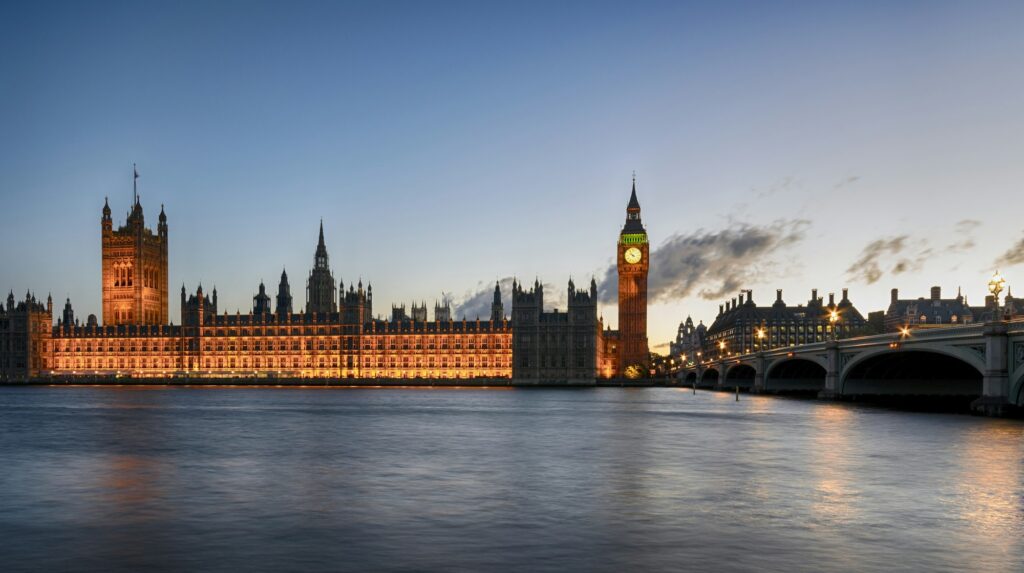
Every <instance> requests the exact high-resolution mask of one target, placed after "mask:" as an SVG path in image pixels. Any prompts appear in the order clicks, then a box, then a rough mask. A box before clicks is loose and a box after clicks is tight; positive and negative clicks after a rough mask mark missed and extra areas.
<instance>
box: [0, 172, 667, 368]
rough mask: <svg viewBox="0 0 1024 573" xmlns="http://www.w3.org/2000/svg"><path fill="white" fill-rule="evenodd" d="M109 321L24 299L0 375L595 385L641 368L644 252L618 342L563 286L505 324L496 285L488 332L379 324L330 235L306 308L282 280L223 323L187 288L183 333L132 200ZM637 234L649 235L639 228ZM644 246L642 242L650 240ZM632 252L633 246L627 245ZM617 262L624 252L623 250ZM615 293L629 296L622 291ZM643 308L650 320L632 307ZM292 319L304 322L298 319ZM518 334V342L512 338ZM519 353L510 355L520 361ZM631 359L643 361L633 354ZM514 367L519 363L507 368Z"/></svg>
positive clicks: (8, 326)
mask: <svg viewBox="0 0 1024 573" xmlns="http://www.w3.org/2000/svg"><path fill="white" fill-rule="evenodd" d="M628 212H629V218H628V219H627V224H626V228H624V230H623V235H622V237H620V246H621V245H623V244H626V243H625V242H623V241H624V240H625V239H623V237H627V235H629V236H632V235H634V234H635V233H634V229H633V227H635V226H637V225H639V205H638V204H636V194H635V185H634V193H633V196H632V197H631V199H630V206H629V211H628ZM101 226H102V252H103V260H102V274H103V321H102V324H101V323H100V321H98V320H96V318H95V317H94V316H92V315H90V316H89V320H88V321H86V322H85V323H84V324H83V323H80V322H79V321H78V320H75V318H74V310H73V309H72V307H71V301H70V300H69V301H67V303H66V305H65V307H64V311H63V315H62V318H61V319H60V320H58V322H57V325H56V326H52V324H53V322H52V319H53V313H52V302H50V303H48V304H47V305H46V306H45V307H44V306H43V305H41V304H40V303H38V302H36V301H35V299H34V297H32V296H31V295H29V297H28V298H27V299H26V301H24V302H22V303H18V304H15V302H14V300H13V294H12V295H11V296H10V297H9V299H8V304H7V308H6V309H4V308H2V305H0V311H2V313H0V334H2V336H3V338H2V339H0V366H2V367H3V370H2V376H3V378H4V379H5V380H25V379H29V378H46V377H52V378H57V379H74V378H76V377H78V378H85V379H92V378H95V379H98V380H101V379H108V378H110V377H129V378H163V377H166V378H214V379H216V378H267V379H274V378H278V379H294V378H319V379H346V378H353V379H377V378H380V379H410V380H415V379H498V378H506V379H507V378H520V379H527V380H530V381H533V382H538V383H561V382H573V381H580V382H592V381H593V380H594V379H595V378H598V377H612V376H614V375H617V374H618V372H619V364H621V359H622V348H623V346H624V345H626V346H628V347H629V348H631V349H633V350H631V351H630V352H632V354H629V355H628V356H627V358H629V359H630V360H633V359H634V354H636V356H637V358H636V360H640V359H639V358H638V357H639V355H640V351H641V350H642V351H643V352H642V354H643V355H644V356H646V349H647V338H646V333H645V332H644V330H645V329H646V272H647V263H646V256H647V252H648V251H647V245H646V240H645V241H644V242H643V243H642V245H643V250H642V253H643V262H642V263H640V264H639V266H638V263H637V262H636V261H633V262H630V263H629V264H630V265H633V267H629V268H626V269H625V270H624V269H623V268H621V267H620V284H621V283H622V282H623V279H624V278H628V277H632V276H633V275H634V274H635V275H636V279H637V281H640V282H638V283H637V284H638V285H639V287H642V288H641V290H640V291H639V292H634V291H629V292H628V294H629V295H630V296H629V297H627V298H628V302H629V304H628V305H623V304H622V302H624V300H623V297H622V292H620V308H622V307H623V306H625V307H626V308H628V313H627V315H625V316H626V317H627V318H628V320H625V321H622V318H623V316H622V315H620V321H621V322H622V324H624V325H625V330H624V331H622V332H613V331H604V330H602V328H603V326H602V325H603V321H602V320H601V319H600V318H599V317H598V313H597V285H596V283H595V282H594V281H593V280H592V281H591V284H590V289H589V290H582V289H581V290H577V289H576V288H575V286H574V285H573V284H572V281H570V282H569V288H568V308H567V309H566V311H565V312H559V311H558V310H557V309H555V310H552V311H545V309H544V299H543V289H542V287H541V286H540V285H539V283H538V284H537V285H535V288H534V289H533V290H531V291H530V292H526V291H525V290H524V289H523V288H522V287H521V286H520V285H519V284H518V283H516V284H515V285H514V287H513V291H514V292H513V313H512V314H513V317H512V318H509V317H506V316H505V314H504V308H503V306H502V302H501V291H500V289H499V287H498V285H495V289H494V297H493V302H492V305H491V313H490V319H489V320H480V319H477V320H471V321H470V320H465V319H462V320H454V319H453V314H452V308H451V305H450V303H449V302H448V301H447V300H445V301H443V302H442V303H439V304H435V306H434V317H433V320H432V321H428V320H427V306H426V304H423V303H421V304H419V305H417V304H413V305H412V312H411V315H412V316H411V317H410V316H409V315H407V314H406V313H405V307H404V305H403V306H394V307H393V308H392V316H391V320H381V319H375V318H373V287H372V286H370V285H369V284H367V286H366V287H365V288H364V287H363V283H362V281H361V280H360V281H358V282H357V283H356V284H349V285H348V290H346V289H345V285H344V284H343V283H342V282H341V281H340V280H339V281H338V282H337V286H335V279H334V274H333V273H332V271H331V269H330V266H329V263H328V261H329V258H328V254H327V247H326V244H325V242H324V233H323V224H322V223H321V226H320V236H319V241H318V244H317V247H316V253H315V255H314V266H313V269H312V271H311V272H310V274H309V277H308V279H307V284H306V304H305V305H304V307H303V306H299V305H297V304H295V303H294V301H293V300H292V295H291V287H290V285H289V283H288V275H287V273H285V272H284V271H282V273H281V280H280V283H279V285H278V289H277V295H276V297H275V300H273V301H272V299H271V296H270V294H268V293H267V287H266V285H264V284H262V283H260V285H259V288H258V291H257V293H256V294H255V296H253V307H252V309H251V310H250V311H249V312H247V313H246V314H242V313H240V312H236V313H235V314H227V313H221V312H219V309H218V301H217V290H216V288H214V289H213V290H212V291H211V292H210V293H209V294H206V293H205V292H204V291H203V288H202V286H201V285H200V286H199V287H198V288H197V289H196V291H195V293H194V294H191V295H190V294H189V293H188V291H187V290H186V287H185V286H184V285H182V287H181V320H180V323H179V324H177V325H174V324H170V321H169V320H168V301H167V217H166V215H165V214H164V212H163V209H162V208H161V212H160V217H159V224H158V226H157V232H156V233H155V234H154V233H152V232H151V231H150V230H149V229H147V228H146V227H145V221H144V217H143V212H142V205H141V203H140V202H139V200H138V197H137V196H136V198H135V200H134V205H133V207H132V210H131V211H130V212H129V214H128V218H127V221H126V224H125V225H123V226H121V227H120V228H118V229H117V230H115V229H114V228H113V219H112V217H111V212H110V206H109V204H105V205H104V207H103V217H102V220H101ZM640 232H643V229H642V227H640ZM644 238H645V239H646V234H644ZM630 244H633V243H630ZM619 250H620V257H622V256H624V254H623V253H624V252H625V250H624V249H622V248H620V249H619ZM620 288H621V287H620ZM640 303H642V304H643V308H641V307H640V306H638V305H639V304H640ZM296 307H298V308H299V309H300V312H298V313H295V312H293V311H294V309H295V308H296ZM513 324H515V331H516V333H517V334H519V336H518V337H517V338H515V341H516V342H514V337H513ZM514 347H515V348H514ZM634 347H635V348H634ZM514 355H516V356H517V358H518V360H513V356H514Z"/></svg>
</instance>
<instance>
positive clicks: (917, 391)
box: [840, 348, 984, 398]
mask: <svg viewBox="0 0 1024 573" xmlns="http://www.w3.org/2000/svg"><path fill="white" fill-rule="evenodd" d="M983 368H984V367H983V366H979V365H978V364H977V363H975V361H973V360H969V359H965V357H964V356H962V355H958V353H955V352H950V351H942V350H935V349H930V348H929V349H923V348H921V349H917V348H914V349H907V350H895V351H893V350H889V351H882V352H872V353H870V354H869V355H867V356H863V357H857V358H856V359H855V360H852V361H851V363H850V365H848V366H847V368H846V369H845V371H844V372H843V375H842V378H841V390H840V393H841V394H843V395H850V396H944V397H963V398H966V397H972V398H976V397H978V396H981V391H982V376H983Z"/></svg>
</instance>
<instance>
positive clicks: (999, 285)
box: [988, 270, 1006, 320]
mask: <svg viewBox="0 0 1024 573" xmlns="http://www.w3.org/2000/svg"><path fill="white" fill-rule="evenodd" d="M1004 287H1006V279H1004V278H1003V276H1002V275H1000V274H999V271H998V270H997V271H996V272H995V274H993V275H992V278H991V279H990V280H989V281H988V292H990V293H992V301H993V304H994V305H995V310H994V311H993V313H992V320H999V319H1000V318H1001V317H1000V316H999V314H1000V313H999V293H1001V292H1003V288H1004Z"/></svg>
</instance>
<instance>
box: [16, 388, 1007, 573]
mask: <svg viewBox="0 0 1024 573" xmlns="http://www.w3.org/2000/svg"><path fill="white" fill-rule="evenodd" d="M1022 438H1024V425H1022V424H1021V423H1019V422H1012V421H1000V420H988V419H980V418H972V417H968V416H956V415H946V414H921V413H902V412H894V411H889V410H881V409H871V408H863V407H855V406H850V405H844V404H827V403H819V402H812V401H798V400H784V399H777V398H764V397H756V396H744V397H743V399H742V400H741V401H740V402H738V403H737V402H735V401H734V399H733V397H732V396H731V395H728V394H719V393H708V392H700V393H698V394H697V395H696V396H694V395H692V394H690V393H689V391H685V392H680V391H678V390H670V389H636V390H628V389H612V388H610V389H594V390H564V391H559V390H528V391H527V390H515V391H508V390H501V391H494V390H414V389H401V390H397V389H386V390H366V389H357V390H345V389H326V390H325V389H312V388H311V389H276V390H275V389H239V388H232V389H227V388H223V389H180V388H172V389H163V390H159V391H154V390H153V389H134V388H123V389H111V388H0V460H2V467H0V539H2V540H3V544H2V545H0V566H2V568H3V570H5V571H16V570H30V569H50V570H104V571H109V570H138V569H141V568H148V569H165V570H180V569H187V570H207V571H237V570H282V569H284V570H451V569H469V570H517V571H521V570H529V571H544V570H550V571H564V570H600V571H622V570H679V569H691V570H716V571H751V570H757V571H787V572H792V571H841V570H857V571H871V570H874V571H921V570H931V571H936V570H951V571H952V570H973V571H986V572H987V571H1020V570H1024V559H1022V555H1024V546H1022V541H1021V540H1022V533H1024V499H1022V495H1024V471H1022V465H1024V440H1022Z"/></svg>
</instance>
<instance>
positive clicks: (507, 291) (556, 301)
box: [452, 277, 589, 320]
mask: <svg viewBox="0 0 1024 573" xmlns="http://www.w3.org/2000/svg"><path fill="white" fill-rule="evenodd" d="M512 279H513V277H504V278H502V279H499V280H498V287H499V288H500V289H501V304H502V307H503V308H504V312H505V316H510V315H511V314H512ZM522 286H523V288H525V289H527V290H529V289H530V287H532V286H533V283H530V284H526V285H522ZM576 286H577V288H583V287H584V286H589V281H588V284H587V285H583V284H577V285H576ZM568 300H569V298H568V291H567V290H566V288H565V287H564V286H563V287H562V288H556V287H555V285H553V284H551V283H544V306H545V308H549V309H550V308H561V309H565V308H567V306H568ZM492 302H494V283H493V282H490V281H485V282H480V283H477V285H476V288H473V289H470V290H468V291H466V292H465V293H464V294H463V295H462V296H461V297H459V298H457V299H455V300H454V301H453V302H452V316H453V317H454V318H456V319H459V320H462V319H463V318H465V319H466V320H476V318H477V317H480V319H481V320H488V319H490V318H491V303H492Z"/></svg>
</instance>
